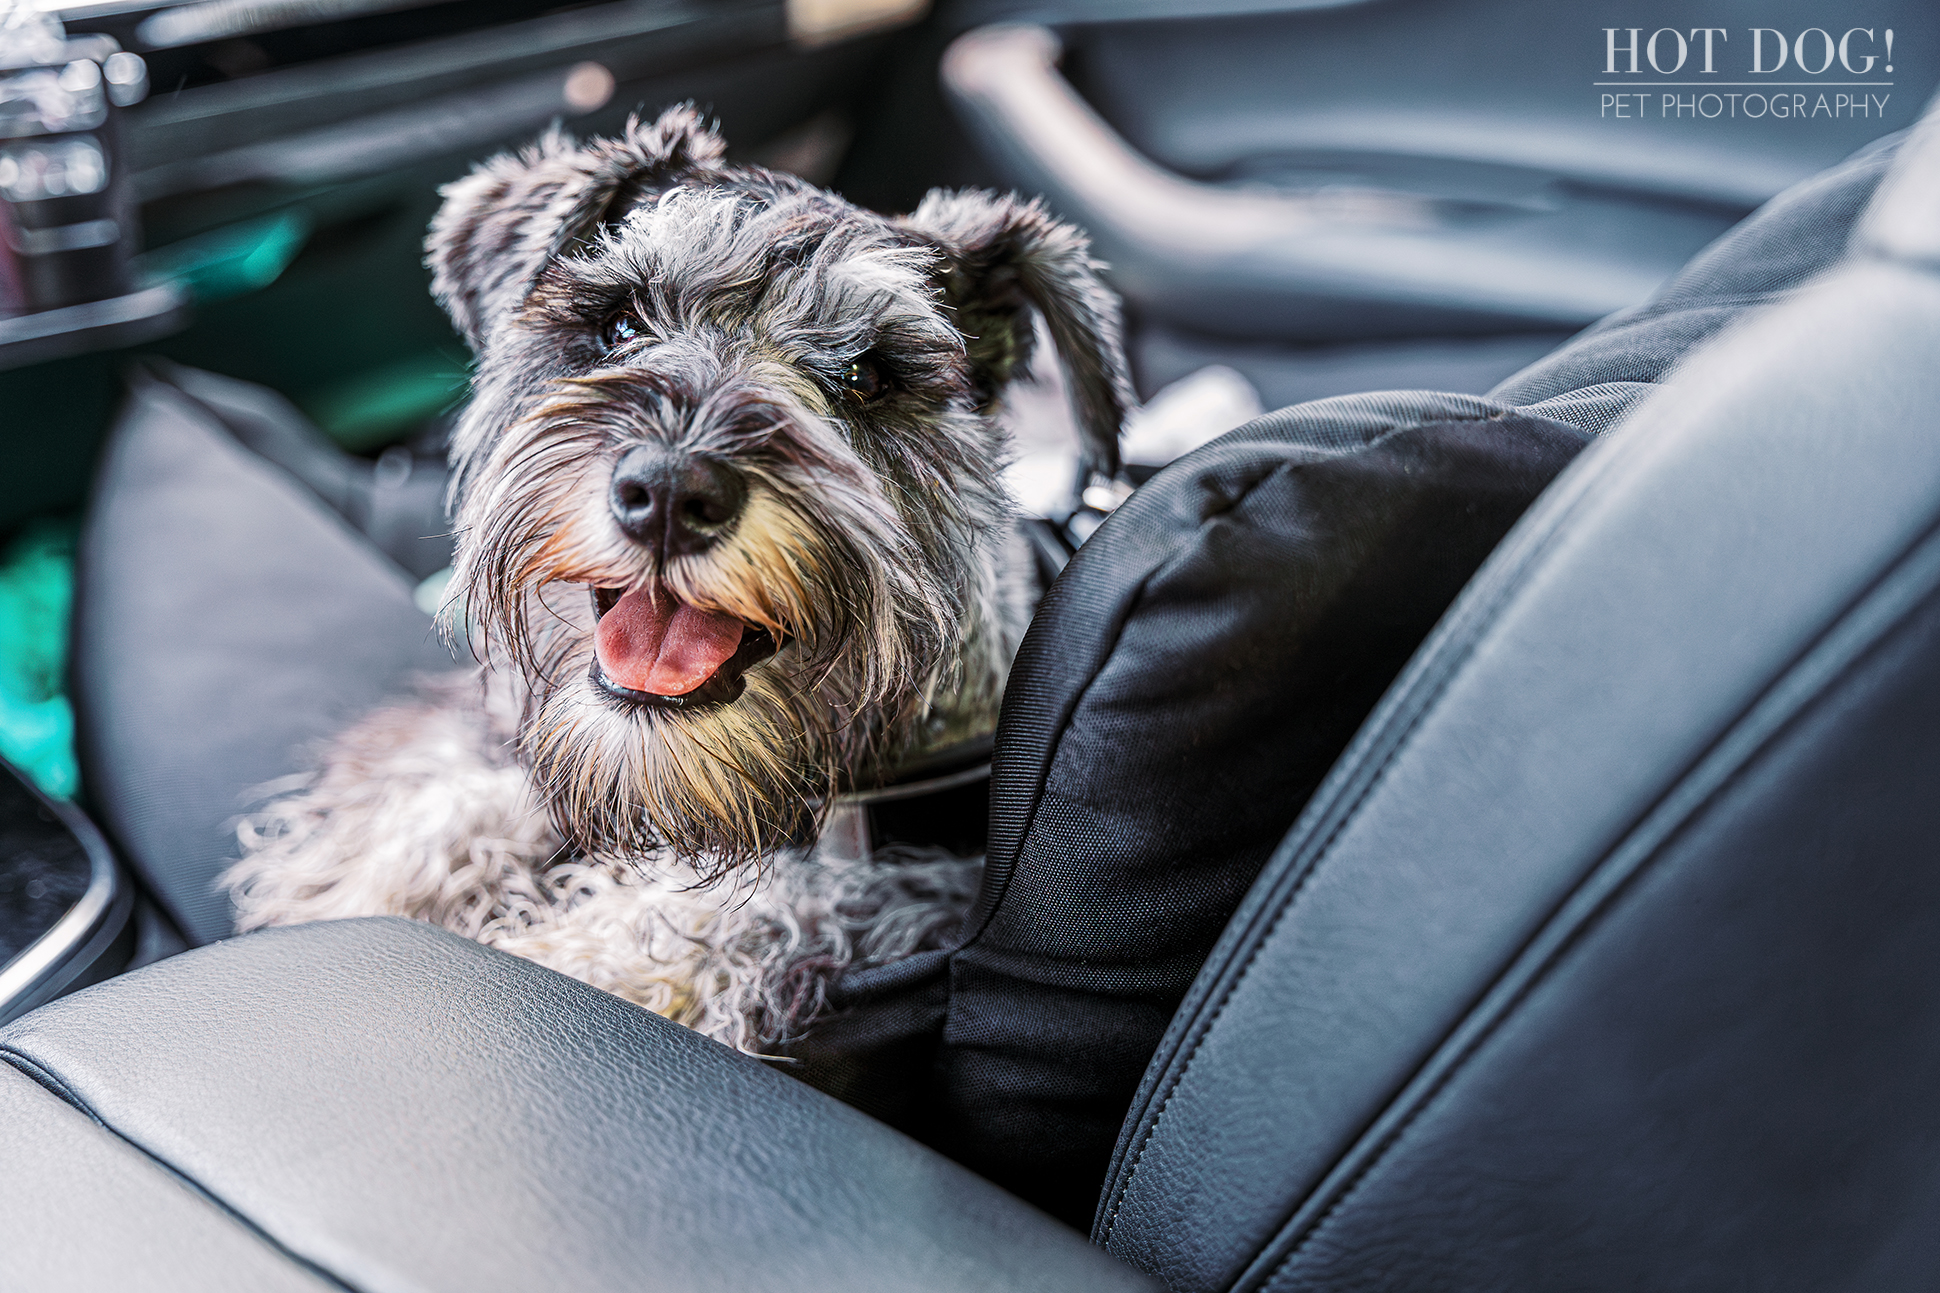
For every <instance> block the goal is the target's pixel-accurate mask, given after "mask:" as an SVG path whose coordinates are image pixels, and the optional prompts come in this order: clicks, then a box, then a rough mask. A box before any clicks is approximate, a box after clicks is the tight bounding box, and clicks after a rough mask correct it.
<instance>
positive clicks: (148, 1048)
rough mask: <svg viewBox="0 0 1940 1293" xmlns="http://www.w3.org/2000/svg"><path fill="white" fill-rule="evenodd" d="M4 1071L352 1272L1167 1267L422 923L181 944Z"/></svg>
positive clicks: (535, 1284)
mask: <svg viewBox="0 0 1940 1293" xmlns="http://www.w3.org/2000/svg"><path fill="white" fill-rule="evenodd" d="M8 1061H12V1062H14V1063H15V1064H16V1065H17V1066H24V1067H27V1068H30V1069H32V1070H35V1071H37V1072H38V1073H40V1074H42V1075H44V1076H45V1078H46V1079H47V1080H48V1081H49V1082H50V1084H52V1085H57V1086H58V1087H59V1088H60V1089H61V1090H62V1091H63V1092H65V1093H66V1094H67V1095H68V1096H69V1098H71V1099H72V1100H73V1101H74V1102H75V1103H76V1104H78V1105H79V1106H80V1107H81V1108H82V1109H84V1110H85V1111H86V1112H87V1113H89V1114H91V1115H92V1116H94V1117H95V1118H98V1119H99V1120H100V1121H101V1122H102V1123H104V1124H105V1125H106V1126H107V1127H108V1128H110V1129H112V1130H113V1131H114V1132H116V1133H118V1134H119V1135H120V1136H122V1137H124V1138H125V1139H126V1140H127V1141H128V1142H129V1143H131V1144H132V1145H134V1146H136V1147H137V1148H139V1149H140V1150H142V1151H144V1152H145V1153H146V1154H147V1155H149V1156H150V1157H151V1158H152V1159H153V1160H154V1161H156V1162H158V1163H160V1164H163V1165H166V1166H167V1167H168V1168H170V1169H172V1170H174V1171H175V1172H179V1173H180V1174H181V1175H182V1176H183V1177H184V1178H186V1179H187V1180H188V1181H190V1182H192V1183H194V1184H195V1185H196V1186H198V1187H200V1188H201V1189H202V1190H203V1191H206V1193H207V1195H208V1196H209V1197H210V1198H212V1199H213V1200H215V1201H217V1202H219V1203H220V1204H222V1205H225V1206H226V1207H227V1208H228V1209H231V1210H233V1212H234V1213H235V1214H236V1215H238V1216H239V1217H241V1218H244V1219H246V1220H247V1221H248V1222H249V1223H250V1224H252V1225H253V1226H254V1227H256V1228H257V1229H258V1230H259V1231H260V1232H261V1234H262V1235H264V1236H265V1237H267V1239H268V1240H269V1241H270V1242H272V1243H273V1244H275V1245H277V1246H279V1247H280V1248H281V1249H283V1250H284V1251H285V1252H287V1253H288V1254H289V1255H290V1257H291V1259H292V1260H295V1261H299V1262H302V1263H308V1264H309V1265H310V1266H311V1267H314V1269H315V1270H316V1271H318V1272H321V1273H323V1274H324V1275H326V1276H327V1277H329V1278H332V1279H335V1280H337V1281H339V1282H340V1283H341V1284H342V1285H344V1286H346V1287H349V1288H352V1289H357V1290H380V1289H382V1290H407V1289H409V1290H415V1289H451V1290H471V1289H486V1288H490V1289H503V1290H517V1289H531V1290H546V1291H548V1293H550V1291H551V1290H558V1289H573V1290H580V1291H582V1293H589V1291H592V1290H600V1289H613V1290H621V1289H625V1290H638V1289H668V1290H681V1291H682V1293H706V1291H709V1290H721V1291H722V1293H726V1291H728V1290H733V1291H734V1293H750V1291H752V1290H762V1289H773V1290H788V1291H789V1293H801V1291H804V1290H829V1291H830V1293H835V1291H836V1290H842V1291H845V1293H847V1291H859V1290H873V1289H881V1290H885V1291H887V1290H897V1291H898V1293H901V1291H902V1290H908V1289H927V1290H937V1291H939V1293H942V1291H947V1290H953V1289H961V1290H970V1289H978V1290H1019V1291H1023V1290H1043V1291H1044V1293H1052V1291H1053V1290H1072V1291H1074V1293H1076V1291H1082V1290H1097V1291H1100V1293H1102V1291H1103V1290H1124V1291H1126V1293H1130V1291H1131V1290H1150V1289H1152V1288H1154V1287H1155V1285H1154V1284H1152V1283H1151V1282H1150V1281H1148V1279H1147V1278H1146V1277H1145V1276H1143V1275H1139V1274H1137V1273H1135V1272H1133V1271H1132V1270H1130V1269H1129V1268H1128V1267H1125V1266H1123V1265H1122V1264H1120V1263H1118V1262H1117V1261H1115V1260H1113V1259H1111V1258H1109V1257H1106V1256H1105V1255H1104V1254H1103V1253H1100V1252H1099V1251H1098V1250H1097V1249H1095V1248H1092V1247H1091V1246H1090V1245H1088V1244H1087V1243H1086V1242H1085V1240H1084V1237H1083V1236H1082V1235H1080V1234H1078V1233H1076V1232H1075V1231H1072V1230H1070V1229H1069V1228H1067V1227H1065V1226H1062V1225H1059V1224H1057V1223H1056V1222H1054V1221H1052V1220H1051V1219H1049V1218H1048V1217H1045V1216H1044V1215H1043V1214H1041V1213H1038V1212H1036V1211H1034V1210H1032V1209H1031V1208H1028V1207H1026V1206H1025V1205H1023V1204H1021V1203H1019V1202H1017V1201H1016V1200H1015V1199H1012V1198H1010V1197H1008V1196H1006V1195H1005V1194H1004V1193H1003V1192H1002V1191H1000V1190H997V1189H995V1188H993V1187H992V1186H990V1185H989V1184H987V1183H986V1182H983V1181H980V1180H978V1179H977V1178H976V1177H974V1176H972V1175H971V1174H970V1173H969V1172H966V1171H964V1170H963V1169H962V1168H961V1167H958V1166H957V1165H956V1164H954V1163H951V1162H949V1161H948V1160H946V1159H943V1158H941V1157H939V1156H938V1155H936V1154H934V1153H932V1152H930V1151H929V1150H926V1149H924V1148H922V1147H921V1146H919V1145H916V1144H914V1143H912V1142H911V1141H909V1140H907V1139H906V1138H904V1137H902V1136H900V1135H898V1134H896V1133H895V1132H893V1131H890V1130H889V1129H888V1128H886V1127H884V1126H882V1125H881V1124H879V1123H876V1122H874V1121H872V1120H870V1119H869V1118H866V1117H864V1116H863V1115H861V1114H859V1113H857V1112H856V1111H855V1110H853V1109H850V1108H848V1107H846V1106H844V1105H842V1104H839V1103H838V1102H836V1101H834V1100H831V1099H829V1098H828V1097H826V1096H823V1095H821V1094H818V1093H817V1092H815V1091H811V1090H810V1089H808V1088H807V1087H805V1086H803V1085H802V1084H800V1083H798V1082H793V1081H790V1080H789V1079H788V1078H786V1077H783V1076H782V1075H781V1074H780V1073H778V1072H776V1071H775V1070H774V1069H773V1068H771V1067H769V1066H766V1065H764V1064H762V1063H761V1062H759V1061H757V1060H753V1059H750V1058H748V1057H746V1056H743V1055H737V1054H735V1053H734V1052H732V1051H730V1050H728V1049H727V1048H726V1047H723V1046H720V1045H718V1044H716V1043H714V1042H711V1041H708V1040H706V1039H705V1038H702V1037H701V1036H699V1035H698V1034H696V1033H692V1032H689V1031H688V1030H687V1029H684V1028H681V1027H679V1026H678V1025H675V1024H671V1023H669V1022H667V1021H666V1020H664V1019H661V1018H659V1017H658V1016H655V1015H652V1014H649V1013H648V1012H646V1011H644V1010H641V1009H639V1008H638V1007H635V1006H632V1005H629V1004H627V1003H626V1002H623V1001H621V1000H619V999H618V998H616V997H611V996H608V995H607V994H605V993H603V992H598V991H596V990H594V989H592V988H589V987H587V986H586V985H584V984H582V983H579V982H577V981H575V980H572V979H568V978H565V977H564V976H562V975H558V974H555V973H553V972H552V971H550V970H545V969H541V968H539V967H538V966H535V965H533V964H531V963H530V962H527V961H521V960H517V959H515V958H513V957H509V956H506V955H504V954H502V953H499V952H495V951H492V950H489V949H487V948H484V947H480V946H478V945H477V944H475V943H471V942H467V941H466V940H464V939H461V938H458V937H457V936H456V935H453V934H449V933H446V932H445V931H443V930H439V929H435V928H432V927H430V926H427V925H420V924H414V923H410V922H406V921H401V920H394V919H381V920H355V921H326V922H322V923H319V924H313V925H303V926H296V927H292V928H286V929H275V930H269V931H266V932H263V933H260V934H251V935H248V936H246V937H243V938H238V939H232V940H230V941H227V942H223V943H217V944H215V945H213V946H210V947H207V948H203V949H199V950H197V951H193V952H188V953H185V954H183V955H181V956H177V957H174V958H171V959H170V960H167V961H163V962H160V963H158V964H156V965H154V966H151V967H149V968H148V969H146V970H143V971H140V972H137V973H135V974H132V975H128V976H125V977H123V978H119V979H114V980H111V981H110V982H108V983H106V984H103V985H101V986H99V987H97V988H94V989H91V990H89V991H87V992H84V993H81V994H79V995H77V996H73V997H69V998H66V999H64V1000H62V1001H59V1002H56V1003H54V1004H53V1005H50V1006H47V1007H45V1008H43V1009H41V1010H39V1011H36V1012H35V1013H33V1014H32V1015H29V1016H27V1017H25V1018H23V1019H21V1020H19V1021H17V1022H16V1023H14V1024H13V1025H11V1026H9V1027H8V1028H6V1029H5V1030H0V1065H4V1064H5V1063H6V1062H8ZM0 1071H4V1069H0ZM4 1090H5V1088H3V1087H0V1092H4ZM3 1111H4V1109H3V1107H0V1112H3ZM5 1132H6V1129H5V1128H4V1127H0V1136H3V1135H5ZM133 1229H134V1230H136V1231H138V1232H139V1231H141V1230H142V1229H143V1227H140V1226H136V1227H133ZM131 1283H139V1281H131Z"/></svg>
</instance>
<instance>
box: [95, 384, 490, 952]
mask: <svg viewBox="0 0 1940 1293" xmlns="http://www.w3.org/2000/svg"><path fill="white" fill-rule="evenodd" d="M169 376H172V377H173V378H174V380H168V379H167V377H169ZM232 423H233V424H234V425H232ZM306 436H307V437H317V433H316V432H315V431H314V429H312V428H309V427H308V426H307V424H304V423H303V422H302V419H301V416H300V415H299V414H297V413H296V411H295V410H294V409H292V408H290V407H289V406H288V405H287V404H286V403H284V402H282V401H281V400H279V399H277V398H276V397H275V396H273V395H271V394H270V393H269V392H266V391H263V390H261V389H260V388H257V387H250V386H247V385H245V384H243V383H239V382H232V381H229V380H227V379H224V378H217V377H214V376H212V375H210V374H197V373H188V372H185V371H182V370H177V371H175V372H174V373H173V374H158V373H155V372H136V373H135V374H134V375H133V376H132V377H131V382H130V393H129V398H128V402H127V404H126V405H125V407H124V408H123V410H122V413H121V416H120V418H119V420H118V422H117V424H116V426H115V429H114V432H113V435H112V436H111V438H110V441H109V445H108V448H107V452H106V456H105V457H104V459H103V461H102V465H101V469H100V472H99V474H98V476H97V478H96V481H95V490H94V501H93V506H92V508H91V509H90V512H89V515H88V520H87V525H86V528H85V530H84V532H83V535H82V542H81V551H80V556H79V560H78V562H77V567H76V576H77V578H76V584H77V586H76V591H75V624H74V638H73V644H74V645H73V652H74V659H73V674H74V687H73V690H74V697H75V708H76V723H75V726H76V736H77V741H78V743H79V745H80V752H81V760H82V768H83V773H84V783H85V786H86V790H87V794H88V797H89V800H90V804H91V807H92V808H93V809H94V810H95V814H96V816H97V817H98V818H99V819H100V820H101V821H102V822H103V823H104V824H105V825H106V827H107V828H108V831H109V833H110V834H111V835H112V836H114V838H115V840H116V842H117V843H118V844H119V845H120V847H121V849H122V852H123V854H124V856H125V857H127V858H128V860H129V861H130V862H131V863H132V864H133V865H134V867H135V868H136V870H137V871H139V872H140V874H141V878H142V880H143V883H144V886H145V888H146V889H147V890H148V892H149V893H150V894H152V895H154V896H155V897H156V898H157V899H158V900H159V901H160V902H161V903H162V904H163V905H164V906H165V907H166V908H167V910H168V913H169V915H170V916H171V917H173V919H174V921H175V922H176V924H177V925H178V926H179V928H180V929H181V930H182V932H183V934H184V935H186V936H187V937H188V939H189V941H190V942H191V943H204V942H208V941H211V940H213V939H218V938H222V937H225V936H227V935H228V934H230V933H233V932H234V928H235V925H234V916H233V913H232V911H231V908H230V905H229V899H228V896H227V894H226V893H224V892H223V891H222V888H221V886H220V883H219V877H220V875H221V873H222V871H223V870H224V868H225V867H226V866H227V864H228V862H229V861H230V860H231V859H232V858H234V857H235V856H236V854H237V848H236V838H235V821H236V818H237V817H238V815H239V814H241V813H243V812H244V811H246V809H247V808H248V806H249V804H250V802H251V800H252V798H253V797H254V795H255V793H256V791H257V788H259V787H262V786H264V785H266V784H267V783H269V782H271V781H273V780H275V779H277V778H279V777H286V776H289V775H290V774H292V773H295V772H298V771H300V770H302V768H303V767H304V764H305V755H306V752H307V749H308V747H309V746H310V745H311V743H313V742H317V741H320V740H322V739H324V738H325V737H327V736H329V735H330V734H331V733H332V732H334V731H335V730H337V729H338V728H340V727H342V726H343V725H344V724H345V723H346V722H349V721H350V720H351V719H353V718H355V717H356V716H357V715H359V714H361V713H363V712H364V711H365V710H367V709H368V708H370V707H371V706H372V705H375V704H377V703H378V702H379V701H381V700H382V699H383V698H384V697H385V696H386V695H388V694H390V693H391V692H393V691H395V690H397V689H399V688H401V687H404V686H406V685H408V683H409V680H410V678H411V677H412V676H413V675H414V674H416V673H419V672H421V671H424V670H431V669H440V668H442V669H449V668H450V667H451V666H452V657H451V655H450V653H449V652H448V651H446V650H445V648H444V647H443V646H442V645H441V644H440V642H439V641H438V638H437V635H436V633H435V632H434V631H433V628H432V624H431V619H430V617H429V616H427V615H426V614H425V613H424V612H423V611H420V610H419V609H418V608H417V606H416V605H414V604H413V602H412V599H411V589H412V581H411V579H410V578H409V576H408V575H407V574H406V573H405V571H404V570H402V569H401V568H399V567H398V566H397V565H395V564H394V563H393V562H391V561H389V560H387V559H386V558H385V557H384V555H383V554H382V553H380V552H379V551H378V550H377V549H376V548H374V547H373V546H371V544H370V543H369V541H368V540H367V539H366V538H365V536H364V535H363V534H361V533H359V532H358V531H357V530H356V529H354V528H353V527H352V525H351V523H350V522H349V521H348V520H346V518H345V516H344V514H343V513H341V512H339V511H338V510H336V509H335V508H333V507H332V506H330V505H329V504H328V503H326V502H325V498H324V496H323V495H321V494H320V493H319V492H318V488H319V486H318V480H319V479H320V478H319V477H318V476H317V473H316V472H314V471H306V475H307V476H308V477H310V478H309V479H307V480H306V479H305V478H304V477H302V476H299V475H298V474H297V469H298V468H304V467H306V465H308V464H314V463H318V462H321V463H324V464H325V465H326V466H328V465H331V459H330V455H331V454H332V453H335V452H336V451H334V450H331V449H330V448H329V447H328V446H322V447H320V448H319V447H307V448H306V445H305V443H304V440H305V437H306ZM318 438H320V437H318ZM271 440H274V441H275V442H277V443H278V444H280V445H281V446H282V448H283V450H284V452H282V453H280V454H278V455H277V457H279V458H280V459H281V460H282V461H281V463H280V464H279V463H278V462H275V461H272V460H271V459H270V458H267V457H263V456H260V451H261V450H263V449H264V448H266V447H271V446H270V445H269V441H271ZM338 456H339V457H341V456H342V455H340V454H339V455H338ZM366 470H367V465H366ZM338 474H340V475H341V474H342V473H338ZM326 483H327V482H326ZM342 492H343V493H344V494H345V496H346V497H349V494H350V492H351V491H350V487H349V485H348V484H346V485H345V488H344V491H342Z"/></svg>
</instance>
